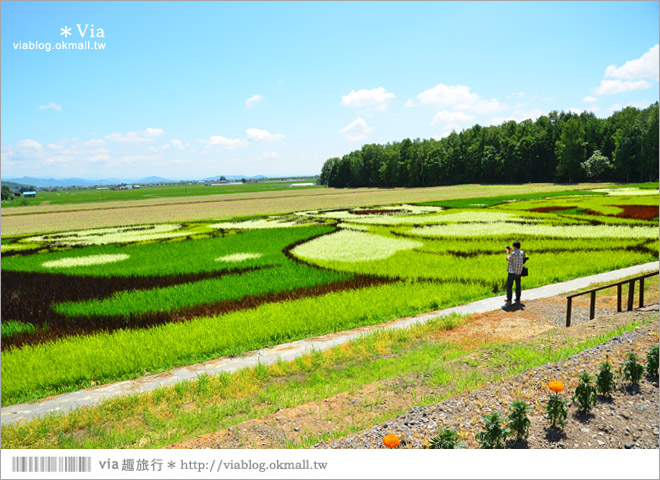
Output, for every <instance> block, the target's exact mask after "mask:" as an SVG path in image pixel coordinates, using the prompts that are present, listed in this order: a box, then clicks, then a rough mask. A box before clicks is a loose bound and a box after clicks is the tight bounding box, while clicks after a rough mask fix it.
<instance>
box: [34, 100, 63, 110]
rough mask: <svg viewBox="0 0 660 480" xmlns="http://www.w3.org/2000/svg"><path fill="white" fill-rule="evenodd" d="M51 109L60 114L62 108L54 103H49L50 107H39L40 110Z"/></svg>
mask: <svg viewBox="0 0 660 480" xmlns="http://www.w3.org/2000/svg"><path fill="white" fill-rule="evenodd" d="M49 109H52V110H57V111H58V112H61V111H62V106H61V105H58V104H56V103H53V102H51V103H49V104H48V105H39V110H49Z"/></svg>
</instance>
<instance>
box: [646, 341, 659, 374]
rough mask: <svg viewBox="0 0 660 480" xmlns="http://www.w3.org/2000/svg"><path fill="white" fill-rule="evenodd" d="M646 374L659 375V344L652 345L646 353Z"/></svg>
mask: <svg viewBox="0 0 660 480" xmlns="http://www.w3.org/2000/svg"><path fill="white" fill-rule="evenodd" d="M646 374H647V375H649V376H651V377H657V376H658V346H657V345H654V346H652V347H651V348H650V349H649V351H648V352H647V353H646Z"/></svg>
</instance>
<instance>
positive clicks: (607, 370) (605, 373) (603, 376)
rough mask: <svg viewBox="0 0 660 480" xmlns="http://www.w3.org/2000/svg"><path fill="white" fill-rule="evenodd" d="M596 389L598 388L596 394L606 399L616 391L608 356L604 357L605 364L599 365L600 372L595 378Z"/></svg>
mask: <svg viewBox="0 0 660 480" xmlns="http://www.w3.org/2000/svg"><path fill="white" fill-rule="evenodd" d="M596 387H597V388H598V393H600V394H601V395H602V396H604V397H607V398H611V397H612V392H614V391H615V390H616V384H615V383H614V372H612V364H611V363H610V357H609V355H608V356H606V357H605V363H601V365H600V370H599V372H598V376H597V377H596Z"/></svg>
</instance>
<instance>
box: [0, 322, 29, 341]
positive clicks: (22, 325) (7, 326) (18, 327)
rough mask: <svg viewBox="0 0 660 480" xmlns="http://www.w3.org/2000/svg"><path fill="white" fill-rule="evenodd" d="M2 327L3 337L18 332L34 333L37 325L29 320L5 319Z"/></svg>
mask: <svg viewBox="0 0 660 480" xmlns="http://www.w3.org/2000/svg"><path fill="white" fill-rule="evenodd" d="M0 327H1V329H2V338H5V337H9V336H11V335H15V334H17V333H32V332H34V331H35V330H36V327H35V326H34V325H32V324H31V323H29V322H19V321H17V320H3V321H2V322H1V325H0Z"/></svg>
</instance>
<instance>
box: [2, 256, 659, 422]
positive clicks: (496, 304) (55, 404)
mask: <svg viewBox="0 0 660 480" xmlns="http://www.w3.org/2000/svg"><path fill="white" fill-rule="evenodd" d="M654 270H658V262H651V263H646V264H644V265H636V266H634V267H628V268H623V269H621V270H615V271H613V272H606V273H601V274H598V275H591V276H589V277H583V278H577V279H575V280H569V281H568V282H562V283H556V284H554V285H546V286H544V287H539V288H534V289H530V290H524V291H523V298H524V300H535V299H538V298H548V297H554V296H555V295H561V294H564V293H568V292H572V291H575V290H578V289H581V288H585V287H588V286H589V285H592V284H594V283H601V282H614V281H616V280H618V279H621V278H625V277H628V276H632V275H636V274H642V273H645V272H651V271H654ZM502 304H503V297H502V296H501V295H500V296H497V297H493V298H487V299H484V300H479V301H476V302H472V303H468V304H467V305H461V306H458V307H453V308H448V309H445V310H440V311H438V312H431V313H426V314H423V315H418V316H416V317H410V318H403V319H400V320H396V321H393V322H389V323H388V324H387V325H374V326H369V327H362V328H357V329H355V330H349V331H345V332H339V333H332V334H328V335H324V336H321V337H314V338H307V339H305V340H299V341H296V342H291V343H285V344H282V345H278V346H276V347H273V348H267V349H263V350H258V351H256V352H250V353H247V354H245V355H242V356H240V357H223V358H219V359H216V360H210V361H208V362H204V363H198V364H196V365H189V366H186V367H181V368H176V369H174V370H170V371H168V372H163V373H159V374H157V375H149V376H146V377H141V378H137V379H135V380H126V381H123V382H117V383H111V384H108V385H101V386H98V387H93V388H88V389H85V390H80V391H78V392H73V393H64V394H61V395H57V396H54V397H50V398H47V399H44V400H40V401H37V402H35V403H22V404H16V405H8V406H6V407H3V408H2V425H3V426H4V425H9V424H12V423H15V422H20V421H29V420H31V419H34V418H36V417H41V416H44V415H47V414H49V413H53V412H66V411H69V410H73V409H75V408H78V407H82V406H88V405H96V404H99V403H101V402H102V401H103V400H104V399H107V398H112V397H121V396H126V395H135V394H139V393H144V392H150V391H151V390H154V389H156V388H159V387H162V386H170V385H174V384H176V383H178V382H182V381H185V380H193V379H195V378H196V377H197V376H199V375H202V374H208V375H216V374H219V373H221V372H235V371H236V370H240V369H242V368H246V367H254V366H256V365H257V364H259V363H261V364H265V365H268V364H271V363H276V362H277V361H278V360H279V359H282V360H284V361H288V360H293V359H294V358H296V357H299V356H302V355H304V354H306V353H310V352H311V351H313V350H325V349H328V348H332V347H334V346H336V345H340V344H342V343H345V342H348V341H350V340H352V339H354V338H356V337H358V336H360V335H364V334H365V333H368V332H373V331H375V330H378V329H394V328H406V327H409V326H411V325H416V324H421V323H425V322H428V321H429V320H431V319H434V318H438V317H443V316H446V315H450V314H452V313H458V314H463V315H469V314H474V313H483V312H489V311H492V310H497V309H499V308H500V307H501V306H502Z"/></svg>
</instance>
